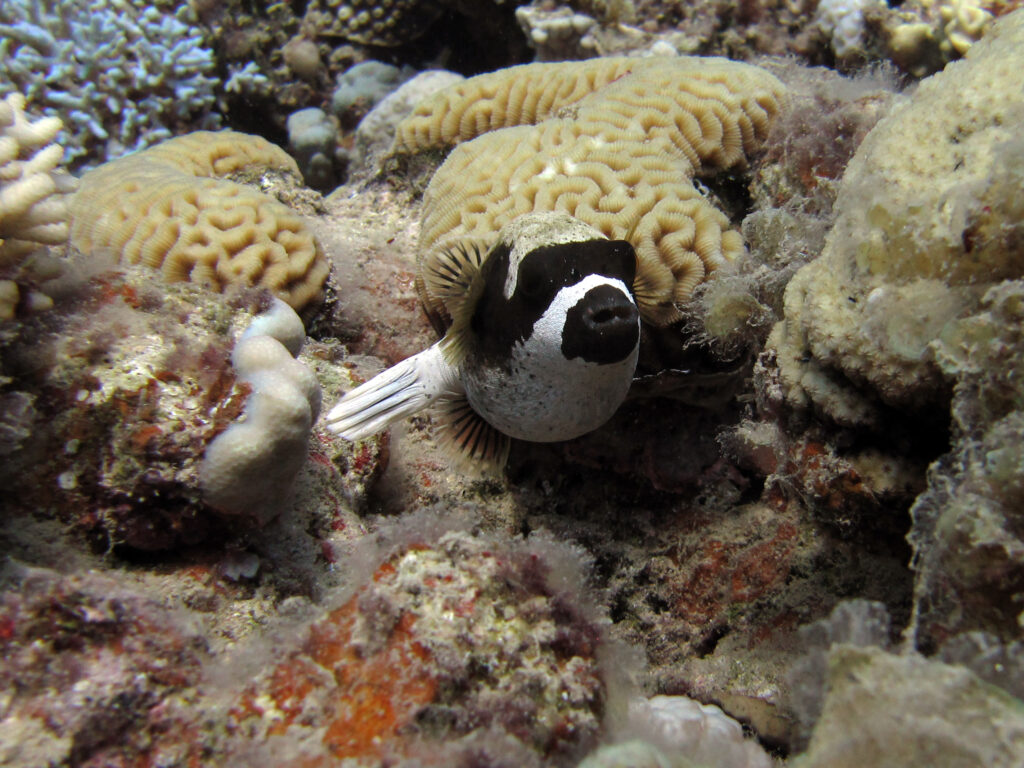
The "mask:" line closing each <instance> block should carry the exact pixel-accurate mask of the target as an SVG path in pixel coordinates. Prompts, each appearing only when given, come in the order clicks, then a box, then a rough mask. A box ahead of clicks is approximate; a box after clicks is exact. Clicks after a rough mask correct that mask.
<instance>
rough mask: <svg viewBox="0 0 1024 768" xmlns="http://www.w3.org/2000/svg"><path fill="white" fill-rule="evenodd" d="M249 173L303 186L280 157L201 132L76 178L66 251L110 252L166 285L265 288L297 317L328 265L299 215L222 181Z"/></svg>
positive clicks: (250, 140) (237, 138) (253, 142)
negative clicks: (272, 174) (275, 174)
mask: <svg viewBox="0 0 1024 768" xmlns="http://www.w3.org/2000/svg"><path fill="white" fill-rule="evenodd" d="M251 169H261V170H262V169H271V170H276V171H281V172H285V173H290V174H293V175H295V176H296V177H297V178H301V177H300V175H299V171H298V168H297V166H296V165H295V161H294V160H292V158H291V157H289V156H288V155H287V154H286V153H285V152H284V151H283V150H281V149H280V148H278V147H276V146H274V145H273V144H271V143H270V142H268V141H266V140H264V139H262V138H259V137H257V136H249V135H246V134H242V133H234V132H231V131H222V132H219V133H212V132H208V131H198V132H196V133H191V134H188V135H185V136H180V137H178V138H175V139H171V140H169V141H165V142H163V143H162V144H159V145H157V146H155V147H152V148H150V149H147V150H144V151H142V152H138V153H135V154H132V155H128V156H127V157H123V158H121V159H119V160H114V161H113V162H110V163H106V164H105V165H102V166H100V167H99V168H97V169H95V170H93V171H90V172H89V173H87V174H85V176H83V177H82V181H81V186H80V189H79V192H78V194H76V195H75V197H74V198H73V200H72V203H71V214H72V219H71V242H72V244H73V245H74V246H75V247H76V248H78V249H80V250H82V251H84V252H89V251H92V250H95V249H97V248H111V249H113V250H114V251H115V252H116V253H117V254H118V256H119V258H120V259H121V261H122V262H126V263H129V264H138V263H142V264H145V265H146V266H149V267H153V268H154V269H159V270H160V271H161V272H162V274H163V276H164V278H165V279H167V280H169V281H179V280H191V281H193V282H200V283H205V284H208V285H210V286H211V287H213V288H214V289H215V290H223V289H224V288H225V287H227V286H228V285H245V286H260V287H264V288H267V289H269V290H270V291H272V292H273V293H274V294H275V295H277V296H278V297H280V298H281V299H283V300H284V301H286V302H287V303H288V304H290V305H291V306H292V307H293V308H295V309H302V308H303V307H304V306H306V305H307V304H309V303H311V302H313V301H314V300H316V299H318V298H319V296H320V294H321V289H322V288H323V284H324V281H325V280H326V279H327V273H328V271H329V265H328V262H327V259H326V258H325V256H324V254H323V252H322V251H321V249H320V246H319V244H318V243H317V241H316V240H315V239H314V237H313V235H312V234H311V233H310V232H309V230H308V229H307V228H306V226H305V224H304V223H303V221H302V219H301V217H300V216H299V215H298V214H296V213H294V212H293V211H291V210H290V209H289V208H288V207H287V206H285V205H283V204H282V203H279V202H278V201H276V200H274V199H272V198H271V197H269V196H267V195H264V194H261V193H260V192H257V191H256V190H254V189H251V188H250V187H247V186H244V185H242V184H236V183H234V182H232V181H228V180H227V179H224V178H221V177H224V176H228V175H229V174H233V173H239V172H241V171H244V170H251Z"/></svg>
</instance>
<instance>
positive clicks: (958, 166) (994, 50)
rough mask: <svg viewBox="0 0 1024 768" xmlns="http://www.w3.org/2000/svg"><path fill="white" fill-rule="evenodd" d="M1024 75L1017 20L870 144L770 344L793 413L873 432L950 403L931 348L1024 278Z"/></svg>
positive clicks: (878, 130) (929, 87)
mask: <svg viewBox="0 0 1024 768" xmlns="http://www.w3.org/2000/svg"><path fill="white" fill-rule="evenodd" d="M1022 67H1024V13H1019V12H1018V13H1015V14H1012V15H1011V16H1008V17H1005V18H1004V19H1001V20H1000V21H998V22H997V23H996V24H994V25H993V28H992V31H991V32H990V33H989V35H988V36H987V37H986V38H985V39H984V40H982V41H981V42H980V43H978V44H977V45H975V46H974V47H972V48H971V50H970V51H969V53H968V55H967V57H966V59H965V60H963V61H960V62H954V63H953V64H951V65H950V66H948V67H947V68H946V69H945V70H944V71H943V72H941V73H940V74H937V75H934V76H932V77H931V78H929V79H927V80H925V81H923V82H922V83H921V86H920V87H919V88H918V89H917V90H916V91H915V93H914V94H913V95H912V96H911V97H910V98H909V99H906V100H904V101H903V102H902V103H901V104H899V105H898V106H897V107H896V108H894V109H893V110H892V112H891V113H890V114H889V115H888V116H887V117H885V118H884V119H883V120H881V121H880V122H879V123H878V124H877V125H876V126H875V128H874V129H873V130H872V131H871V132H870V133H869V134H868V136H867V137H866V138H865V139H864V142H863V143H862V144H861V146H860V148H859V149H858V151H857V153H856V154H855V155H854V157H853V159H852V161H851V162H850V165H849V167H848V169H847V171H846V174H845V176H844V178H843V182H842V186H841V188H840V191H839V196H838V200H837V202H836V208H837V211H838V218H837V221H836V224H835V226H834V228H833V230H832V232H831V233H830V235H829V237H828V240H827V242H826V245H825V250H824V252H823V254H822V255H821V257H820V258H818V259H817V260H816V261H814V262H812V263H810V264H808V265H807V266H805V267H803V268H802V269H801V270H800V271H799V272H798V273H797V274H796V276H795V277H794V278H793V280H792V281H791V282H790V284H789V286H788V287H787V289H786V294H785V320H784V321H783V322H782V323H780V324H778V325H777V326H776V327H775V329H774V330H773V331H772V335H771V338H770V339H769V344H768V346H769V348H770V349H771V350H772V353H773V354H775V355H777V362H778V368H779V371H780V374H781V376H780V382H781V386H782V389H783V391H784V392H785V397H786V399H787V400H788V401H789V403H790V404H791V405H793V406H796V407H798V408H803V407H806V406H809V405H813V406H814V407H816V408H817V409H819V410H820V411H821V412H823V413H825V414H826V415H828V416H829V417H831V418H832V419H833V420H835V421H837V422H839V423H841V424H847V425H871V424H878V423H879V415H880V411H879V406H880V405H882V404H884V405H888V406H894V407H907V406H915V407H917V408H922V407H924V406H926V405H928V404H935V403H937V402H942V401H943V397H945V396H944V394H943V392H944V386H945V384H944V381H943V377H942V375H941V372H940V371H939V369H938V367H937V366H936V365H935V363H934V360H933V353H932V351H931V346H930V345H931V344H932V342H934V341H936V340H937V339H939V338H940V337H941V336H942V334H943V333H944V331H945V329H946V328H947V327H948V324H949V323H950V322H951V321H954V320H956V319H957V318H959V317H962V316H964V315H966V314H969V313H971V312H972V311H975V310H976V308H977V307H978V303H979V300H980V298H981V296H982V294H983V293H984V291H985V290H986V289H987V288H988V287H990V286H992V285H993V284H996V283H998V282H1000V281H1002V280H1006V279H1011V278H1017V277H1020V276H1021V275H1024V265H1022V263H1021V259H1020V238H1021V237H1022V235H1024V231H1022V228H1021V221H1022V220H1024V203H1022V198H1021V195H1020V194H1018V192H1019V189H1020V183H1021V178H1022V177H1024V142H1022V140H1021V136H1020V131H1019V130H1018V127H1019V125H1020V120H1021V118H1022V117H1024V93H1022V91H1021V87H1020V78H1019V72H1020V70H1021V68H1022Z"/></svg>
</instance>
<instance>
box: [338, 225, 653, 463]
mask: <svg viewBox="0 0 1024 768" xmlns="http://www.w3.org/2000/svg"><path fill="white" fill-rule="evenodd" d="M636 271H637V260H636V253H635V252H634V250H633V246H632V245H631V244H630V243H628V242H627V241H625V240H609V239H608V238H607V237H605V236H604V235H603V234H601V233H600V232H598V231H597V230H596V229H594V228H592V227H590V226H588V225H586V224H584V223H583V222H581V221H579V220H577V219H575V218H573V217H571V216H569V215H568V214H564V213H549V212H546V213H528V214H524V215H522V216H519V217H518V218H516V219H514V220H512V221H511V222H509V223H508V224H506V225H505V226H504V227H503V228H502V229H501V231H500V233H499V235H498V240H497V242H496V243H495V245H494V246H493V247H491V249H490V250H489V251H487V252H486V253H483V252H482V251H481V249H479V248H475V247H472V246H457V247H455V248H451V249H448V250H445V251H441V252H438V253H437V255H436V256H434V257H431V258H426V259H424V260H423V261H422V263H421V265H420V276H419V278H418V283H419V286H420V294H421V297H422V298H424V303H425V304H426V305H427V306H428V307H429V306H430V302H429V300H428V299H429V297H431V296H434V297H436V298H437V299H440V300H442V301H443V303H444V306H445V307H447V309H448V310H449V311H450V313H451V325H450V326H449V328H448V330H447V332H446V333H445V335H444V336H443V338H442V339H441V340H440V341H438V342H437V343H436V344H434V345H433V346H431V347H429V348H428V349H426V350H424V351H423V352H420V353H418V354H416V355H413V356H412V357H409V358H406V359H405V360H403V361H402V362H400V363H398V364H397V365H394V366H392V367H391V368H388V369H387V370H386V371H384V372H383V373H381V374H379V375H377V376H375V377H374V378H372V379H370V380H369V381H367V382H366V383H364V384H362V385H360V386H359V387H357V388H356V389H354V390H352V391H351V392H349V393H348V394H346V395H345V396H344V397H343V398H342V399H341V400H340V401H339V402H338V404H337V405H335V406H334V408H333V409H331V411H330V412H329V413H328V414H327V425H328V428H329V429H330V430H332V431H333V432H335V433H337V434H339V435H341V436H342V437H344V438H346V439H349V440H360V439H363V438H365V437H369V436H370V435H373V434H374V433H376V432H379V431H381V430H383V429H384V428H385V427H387V426H388V425H389V424H391V423H392V422H395V421H397V420H399V419H402V418H404V417H406V416H409V415H411V414H414V413H416V412H417V411H420V410H421V409H423V408H426V407H428V406H431V405H434V406H437V407H439V409H440V410H441V412H442V413H443V416H444V419H443V422H442V428H443V430H444V432H443V439H444V441H445V442H447V443H450V445H451V447H452V448H453V449H454V451H455V453H456V455H459V456H461V457H463V458H466V459H469V460H470V461H472V462H476V463H479V464H483V465H485V466H486V465H489V466H494V467H500V466H503V465H504V463H505V460H506V458H507V455H508V450H509V446H510V439H512V438H515V439H518V440H526V441H531V442H553V441H558V440H569V439H572V438H574V437H578V436H580V435H583V434H585V433H587V432H590V431H592V430H594V429H596V428H597V427H599V426H601V425H602V424H604V423H605V422H606V421H607V420H608V419H610V418H611V416H612V415H613V414H614V413H615V411H616V410H617V409H618V407H619V406H620V405H621V404H622V402H623V400H625V398H626V394H627V392H628V391H629V388H630V384H631V383H632V380H633V374H634V371H635V369H636V364H637V357H638V354H639V349H640V312H639V310H638V308H637V303H636V299H635V297H634V295H633V290H632V286H633V282H634V279H635V277H636ZM428 311H429V310H428Z"/></svg>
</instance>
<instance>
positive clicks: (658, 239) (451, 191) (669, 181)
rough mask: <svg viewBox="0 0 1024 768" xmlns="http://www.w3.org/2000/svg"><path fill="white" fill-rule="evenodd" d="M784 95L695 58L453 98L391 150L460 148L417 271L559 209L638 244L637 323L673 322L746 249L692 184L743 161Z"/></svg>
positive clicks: (474, 87) (729, 66)
mask: <svg viewBox="0 0 1024 768" xmlns="http://www.w3.org/2000/svg"><path fill="white" fill-rule="evenodd" d="M783 95H784V87H783V85H782V83H781V82H779V80H777V79H776V78H775V77H774V76H773V75H771V74H770V73H768V72H767V71H766V70H763V69H760V68H758V67H754V66H750V65H747V64H742V63H738V62H732V61H727V60H725V59H719V58H687V57H682V58H674V59H632V58H607V59H595V60H590V61H583V62H562V63H552V64H548V63H544V64H527V65H523V66H519V67H511V68H508V69H503V70H499V71H497V72H493V73H490V74H487V75H480V76H478V77H474V78H471V79H469V80H466V81H465V82H462V83H460V84H458V85H455V86H453V87H451V88H449V89H446V90H445V91H442V92H440V93H439V94H436V95H435V96H434V97H432V98H431V99H429V100H427V101H425V102H424V103H422V104H421V105H420V106H419V107H418V108H417V109H416V111H415V112H414V113H413V115H412V116H411V117H409V118H408V119H407V120H405V121H404V122H403V123H402V124H401V125H400V126H399V132H398V136H397V138H396V141H395V147H394V148H395V150H396V151H398V152H406V153H412V152H419V151H422V150H425V149H429V148H434V147H446V146H450V145H454V144H458V146H457V147H456V148H455V149H454V150H453V151H452V152H451V154H450V155H449V156H448V158H447V160H446V161H445V162H444V164H443V165H442V166H441V167H440V168H439V169H438V170H437V172H436V173H435V175H434V177H433V179H432V180H431V182H430V186H429V187H428V189H427V192H426V195H425V199H424V215H423V227H422V233H421V240H420V250H421V260H422V263H423V264H424V265H427V266H429V265H431V264H432V263H433V262H435V261H436V260H437V259H438V258H439V256H440V255H441V254H443V253H444V252H445V251H447V250H448V249H451V248H455V247H477V248H480V249H482V250H483V251H486V249H487V248H489V247H490V246H491V245H493V243H494V241H495V239H496V237H497V232H498V230H500V229H501V227H502V226H503V225H504V224H506V223H508V222H509V221H510V220H512V219H513V218H515V217H516V216H519V215H521V214H524V213H528V212H532V211H563V212H565V213H568V214H570V215H572V216H574V217H576V218H578V219H579V220H581V221H583V222H584V223H586V224H589V225H590V226H592V227H594V228H595V229H597V230H599V231H600V232H602V233H603V234H604V235H606V236H607V237H609V238H612V239H625V240H628V241H629V242H630V243H632V245H633V247H634V248H635V249H636V253H637V260H638V264H639V269H638V273H637V279H636V281H635V283H634V289H635V292H636V295H637V300H638V304H639V306H640V310H641V314H642V315H643V317H644V318H645V319H646V320H648V321H649V322H652V323H655V324H658V325H665V324H668V323H670V322H672V321H674V320H676V319H678V318H679V317H680V312H679V309H678V304H679V303H680V302H683V301H685V300H686V299H687V298H688V297H689V296H690V295H691V294H692V292H693V290H694V288H695V287H696V286H697V285H698V284H699V283H701V282H702V281H703V280H704V279H705V278H706V277H707V276H708V275H709V274H710V273H711V272H713V271H714V270H715V269H717V268H718V267H721V266H722V265H724V264H727V263H729V262H730V261H731V260H733V259H735V258H736V256H738V255H739V254H740V253H741V252H742V250H743V241H742V238H741V236H740V234H739V232H737V231H735V230H733V229H731V228H730V224H729V220H728V218H727V217H726V216H725V214H723V213H722V212H721V211H719V210H718V209H717V208H715V206H714V205H712V204H711V203H710V202H709V201H708V199H707V198H706V197H705V196H704V195H703V194H702V193H701V192H700V191H699V190H698V189H697V187H696V186H695V184H694V178H695V177H696V176H697V175H699V174H701V173H707V172H710V171H711V170H726V169H732V168H737V167H740V166H742V165H743V163H744V161H745V158H746V156H747V155H749V154H750V153H752V152H754V151H756V150H757V148H758V147H759V146H760V143H761V141H762V140H763V138H764V136H765V134H766V133H767V130H768V126H769V124H770V122H771V120H772V118H773V116H774V115H775V114H776V113H777V112H778V109H779V104H780V100H781V99H782V98H783ZM424 300H425V302H426V303H427V306H428V307H429V308H430V309H431V310H433V311H435V312H437V313H439V314H441V315H442V316H444V315H445V314H448V310H447V309H446V308H445V307H444V305H443V303H442V302H441V301H440V299H438V298H437V297H433V296H429V295H425V296H424Z"/></svg>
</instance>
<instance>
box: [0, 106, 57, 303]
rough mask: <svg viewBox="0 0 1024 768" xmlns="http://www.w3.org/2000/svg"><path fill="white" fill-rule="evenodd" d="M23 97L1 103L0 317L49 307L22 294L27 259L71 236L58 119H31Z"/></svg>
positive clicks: (43, 300)
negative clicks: (23, 308)
mask: <svg viewBox="0 0 1024 768" xmlns="http://www.w3.org/2000/svg"><path fill="white" fill-rule="evenodd" d="M24 107H25V98H24V97H23V96H22V95H21V94H17V93H12V94H10V95H9V96H7V98H6V99H4V100H3V101H0V319H9V318H11V317H13V316H14V313H15V310H16V309H17V308H18V305H19V303H24V304H25V305H26V308H28V309H32V308H41V307H46V306H49V305H50V304H51V302H50V299H49V298H48V297H46V296H45V295H43V294H41V293H36V292H34V291H29V292H28V293H27V295H22V290H21V289H20V288H19V286H18V280H19V279H21V278H25V277H38V276H39V275H32V274H31V273H32V271H33V267H32V265H31V263H30V262H29V260H28V257H29V256H30V255H31V254H32V253H33V252H34V251H37V250H38V249H39V248H40V247H42V246H44V245H61V244H63V243H64V242H66V241H67V238H68V223H67V219H68V211H67V204H66V201H65V196H66V195H67V193H68V192H70V190H71V189H72V179H71V177H69V176H68V175H67V174H64V173H61V172H60V171H59V170H58V165H59V164H60V162H61V158H62V156H63V154H64V150H63V148H62V147H61V146H60V144H58V143H57V141H56V138H57V134H58V133H59V131H60V128H61V122H60V120H59V119H57V118H55V117H46V118H42V119H39V120H34V121H33V120H29V118H28V117H27V116H26V115H25V112H24Z"/></svg>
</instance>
